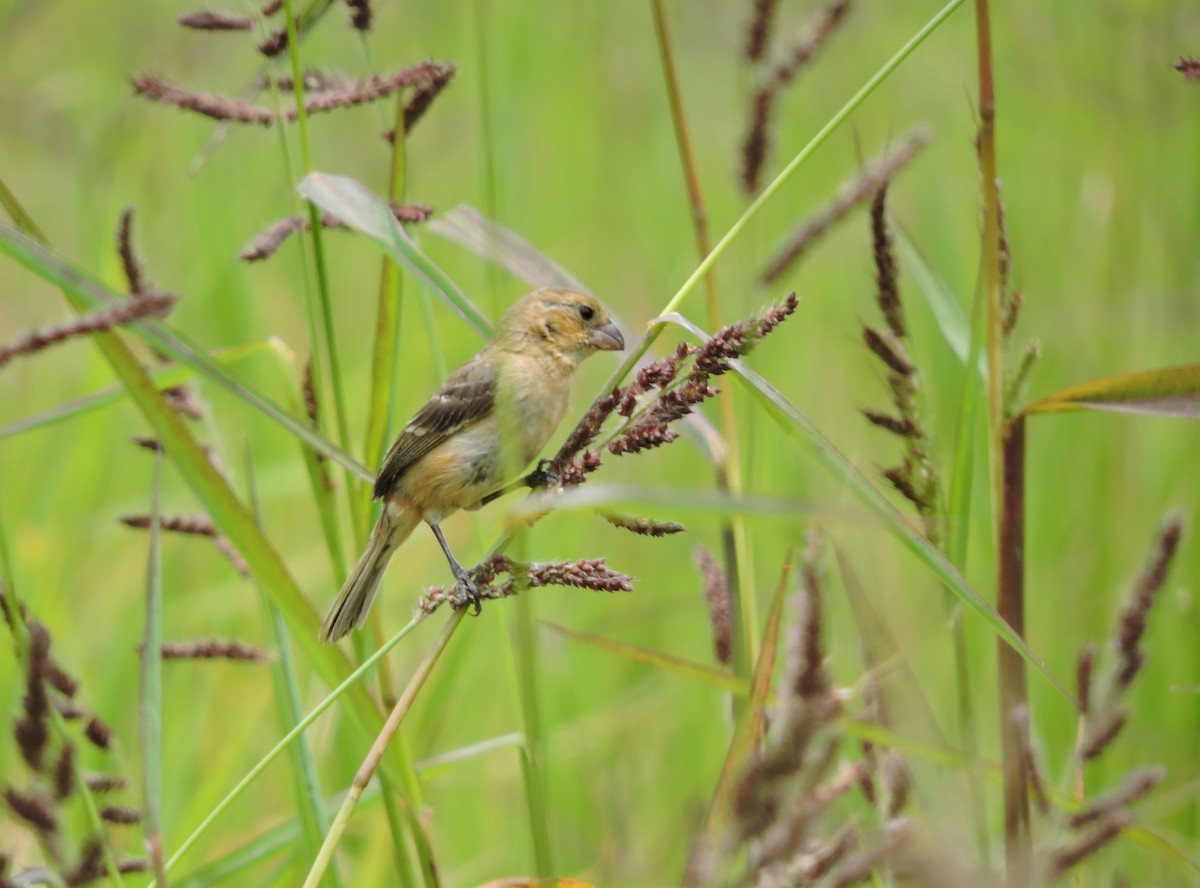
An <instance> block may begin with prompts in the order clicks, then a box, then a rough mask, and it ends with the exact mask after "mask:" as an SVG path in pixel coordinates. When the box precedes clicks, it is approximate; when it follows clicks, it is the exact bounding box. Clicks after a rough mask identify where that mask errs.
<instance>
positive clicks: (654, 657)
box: [541, 620, 749, 697]
mask: <svg viewBox="0 0 1200 888" xmlns="http://www.w3.org/2000/svg"><path fill="white" fill-rule="evenodd" d="M541 623H542V625H543V626H545V627H546V628H547V629H549V630H550V631H552V632H557V633H558V634H559V635H563V636H566V637H567V638H572V639H574V640H575V641H580V642H583V643H584V644H586V645H590V646H591V647H594V648H597V649H599V650H602V651H606V652H608V653H610V654H616V655H617V656H618V657H624V658H626V659H628V660H637V661H638V662H639V663H647V664H649V665H650V666H653V667H655V668H656V669H661V670H662V671H663V672H670V673H673V674H674V675H681V676H683V677H684V678H686V679H689V680H691V681H695V682H699V683H700V684H704V685H708V686H709V687H710V688H715V689H717V690H718V691H723V692H725V693H727V694H737V695H738V696H739V697H745V696H747V695H748V694H749V689H748V688H747V687H746V683H745V682H743V681H742V680H740V679H739V678H738V677H737V676H736V675H732V674H730V673H728V672H726V671H725V670H723V669H714V668H713V667H712V666H705V665H704V664H703V663H696V662H695V661H693V660H685V659H684V658H683V657H676V656H674V655H673V654H664V653H662V652H661V651H653V650H650V649H649V648H644V647H640V646H638V645H636V644H630V643H629V642H626V641H618V640H616V639H615V638H606V637H605V636H603V635H593V634H592V633H591V632H583V631H581V630H579V629H569V628H567V627H566V626H560V625H559V624H558V623H551V622H550V621H548V620H542V621H541Z"/></svg>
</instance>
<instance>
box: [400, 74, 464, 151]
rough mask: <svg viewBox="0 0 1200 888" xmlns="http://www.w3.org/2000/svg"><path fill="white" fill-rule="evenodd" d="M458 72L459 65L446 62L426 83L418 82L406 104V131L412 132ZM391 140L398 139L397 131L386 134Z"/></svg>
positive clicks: (406, 132)
mask: <svg viewBox="0 0 1200 888" xmlns="http://www.w3.org/2000/svg"><path fill="white" fill-rule="evenodd" d="M457 73H458V66H457V65H454V64H451V63H448V62H447V63H444V64H443V65H442V67H441V70H439V71H438V72H437V73H435V74H434V75H433V76H432V77H430V78H429V80H428V81H427V82H425V83H418V84H417V85H416V86H415V87H414V88H413V93H412V96H410V97H409V100H408V102H407V103H406V104H405V106H404V133H405V135H407V134H408V133H411V132H412V130H413V127H414V126H416V125H417V123H418V121H420V119H421V118H422V117H424V116H425V112H426V111H428V110H429V106H430V105H432V104H433V100H434V99H436V98H437V97H438V96H439V95H441V93H442V90H444V89H445V88H446V87H448V86H449V85H450V82H451V81H452V80H454V75H455V74H457ZM386 138H387V140H388V141H389V142H394V141H395V140H396V131H395V130H391V131H390V132H388V133H387V134H386Z"/></svg>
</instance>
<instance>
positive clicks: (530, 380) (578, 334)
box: [318, 288, 625, 642]
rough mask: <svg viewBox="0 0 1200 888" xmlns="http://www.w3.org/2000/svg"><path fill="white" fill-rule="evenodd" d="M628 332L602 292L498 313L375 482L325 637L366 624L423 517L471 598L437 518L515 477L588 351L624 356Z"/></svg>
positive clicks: (553, 424) (551, 296)
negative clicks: (365, 538) (374, 516)
mask: <svg viewBox="0 0 1200 888" xmlns="http://www.w3.org/2000/svg"><path fill="white" fill-rule="evenodd" d="M623 348H625V339H624V338H623V337H622V336H621V331H620V330H619V329H618V328H617V325H616V324H615V323H613V320H612V318H611V316H610V315H609V313H608V310H607V309H606V308H605V307H604V306H603V305H602V304H601V303H600V302H599V301H598V300H597V299H595V298H593V297H591V296H588V295H585V294H582V293H575V292H572V291H571V290H565V289H557V288H545V289H541V290H535V291H534V292H532V293H530V294H529V295H528V296H525V297H524V298H522V299H521V300H520V301H519V302H517V304H516V305H514V306H513V307H512V308H510V309H509V310H508V311H507V312H506V313H505V315H504V317H503V318H501V319H500V323H499V325H497V327H496V333H495V335H494V336H493V337H492V340H491V342H489V343H488V344H487V345H486V346H484V348H483V350H482V351H481V352H479V354H477V355H476V356H475V357H474V358H472V359H471V360H470V361H468V362H467V363H466V364H464V365H463V366H462V367H460V368H459V369H458V370H456V371H454V373H452V374H450V376H449V378H447V380H446V381H445V383H443V384H442V387H441V388H439V389H438V390H437V391H436V392H434V393H433V396H432V397H430V399H429V401H428V402H426V404H425V406H424V407H422V408H421V409H420V410H419V411H417V414H416V415H415V416H414V417H413V418H412V419H410V420H409V421H408V424H407V425H406V426H405V427H404V429H403V431H401V432H400V436H399V437H398V438H396V441H395V443H394V444H392V447H391V449H390V450H389V451H388V452H387V456H385V457H384V459H383V466H382V467H381V468H380V470H379V475H378V476H377V477H376V479H375V491H374V492H375V499H382V500H383V511H382V512H381V513H380V515H379V521H378V523H376V525H375V529H374V530H373V531H372V532H371V539H370V541H369V542H368V543H367V548H366V551H365V552H363V554H362V556H361V557H360V558H359V559H358V563H357V564H355V565H354V569H353V570H351V571H350V576H349V577H348V578H347V579H346V582H345V585H343V586H342V590H341V591H340V592H339V593H338V596H337V598H336V599H335V600H334V602H333V606H332V607H331V608H330V610H329V614H328V615H327V616H326V617H325V622H324V623H322V624H321V631H320V632H319V633H318V637H319V638H320V639H321V640H322V641H326V642H334V641H337V640H338V639H339V638H341V637H343V636H344V635H346V634H347V633H348V632H350V630H351V629H356V628H358V627H360V626H361V625H362V624H363V621H364V620H365V619H366V616H367V611H368V610H369V609H370V607H371V602H372V601H373V600H374V599H375V593H376V591H377V590H378V589H379V581H380V579H381V578H382V577H383V572H384V569H385V568H386V567H387V563H388V560H389V559H390V558H391V557H392V554H393V553H394V552H395V551H396V549H397V548H399V546H400V544H401V543H403V542H404V540H405V539H407V538H408V536H409V534H411V533H412V532H413V529H414V528H415V527H416V526H417V524H418V523H419V522H420V521H422V520H424V521H425V522H426V523H427V524H428V525H429V526H430V528H431V529H432V530H433V535H434V536H435V537H437V541H438V543H439V544H440V545H441V547H442V551H443V552H445V553H446V560H448V561H449V562H450V569H451V570H452V571H453V572H454V578H455V580H456V581H457V584H458V588H459V592H460V593H461V595H462V596H463V600H464V602H470V603H474V604H476V605H478V603H479V590H478V588H477V587H476V586H475V583H474V581H473V580H472V579H471V576H470V574H468V573H467V571H466V570H464V569H463V567H462V565H460V564H459V563H458V561H456V560H455V558H454V555H453V554H452V553H451V552H450V547H449V546H448V545H446V538H445V537H444V536H442V530H441V527H439V524H440V522H441V521H442V519H443V518H445V517H446V516H448V515H450V514H451V513H453V512H455V511H457V510H458V509H473V508H478V507H479V506H480V505H482V504H483V502H484V501H485V499H486V498H487V497H488V494H491V493H494V492H496V491H498V490H499V489H500V488H502V487H503V486H504V485H505V484H506V483H507V482H509V481H511V480H513V479H514V478H517V477H518V476H519V475H520V473H521V470H522V469H524V468H525V466H527V465H529V463H530V462H531V461H532V460H533V458H534V457H535V456H537V454H538V453H539V452H540V451H541V449H542V448H543V447H544V446H546V442H547V441H549V440H550V436H551V435H553V434H554V430H555V429H556V428H557V427H558V424H559V422H561V421H562V418H563V415H564V414H565V413H566V412H567V403H568V400H569V397H570V391H571V378H572V377H573V376H574V374H575V369H576V368H577V367H578V366H579V364H580V362H581V361H583V359H584V358H586V357H588V356H589V355H591V354H594V353H595V352H597V351H619V350H621V349H623Z"/></svg>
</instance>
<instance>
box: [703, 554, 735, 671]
mask: <svg viewBox="0 0 1200 888" xmlns="http://www.w3.org/2000/svg"><path fill="white" fill-rule="evenodd" d="M694 557H695V559H696V565H697V566H698V567H699V568H700V573H701V575H703V577H704V600H705V602H706V603H707V604H708V622H709V625H710V626H711V627H712V635H713V653H714V654H715V655H716V658H717V662H718V663H724V664H725V665H726V666H729V665H731V664H732V663H733V621H732V619H731V618H730V615H729V586H728V585H727V584H726V582H725V571H724V570H722V569H721V565H720V564H718V563H717V559H716V556H714V555H713V553H712V552H710V551H708V550H707V549H705V548H704V547H703V546H697V547H696V549H695V552H694Z"/></svg>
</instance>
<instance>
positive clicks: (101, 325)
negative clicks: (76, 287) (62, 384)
mask: <svg viewBox="0 0 1200 888" xmlns="http://www.w3.org/2000/svg"><path fill="white" fill-rule="evenodd" d="M174 305H175V297H174V296H166V295H157V294H155V295H148V296H142V297H140V298H138V299H131V300H129V301H128V302H122V303H121V304H120V305H117V306H115V307H113V308H110V309H107V310H105V311H98V312H95V313H94V314H89V315H84V316H83V317H80V318H76V319H75V320H73V321H71V322H69V323H66V324H60V325H59V326H57V327H51V328H50V329H48V330H34V331H32V332H30V333H26V334H25V335H24V336H22V337H21V338H20V339H18V340H17V341H16V342H13V343H11V344H9V345H0V367H3V366H4V365H5V364H7V363H9V362H10V361H12V360H13V359H14V358H19V357H24V356H27V355H32V354H36V353H37V352H40V351H42V350H43V349H46V348H49V347H50V346H53V345H59V344H60V343H63V342H66V341H67V340H69V339H74V338H76V337H78V336H86V335H88V334H89V333H103V332H105V331H107V330H111V329H113V328H114V327H120V326H124V325H126V324H133V323H136V322H137V321H140V320H143V319H145V318H148V317H158V318H161V317H165V316H166V315H167V314H168V313H169V312H170V310H171V308H172V306H174Z"/></svg>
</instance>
